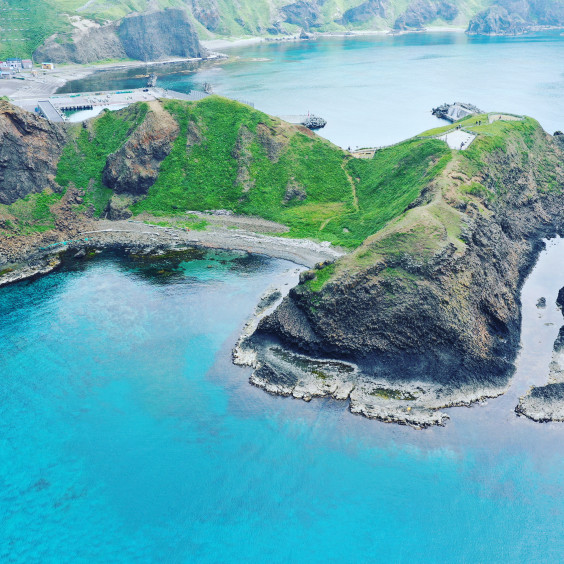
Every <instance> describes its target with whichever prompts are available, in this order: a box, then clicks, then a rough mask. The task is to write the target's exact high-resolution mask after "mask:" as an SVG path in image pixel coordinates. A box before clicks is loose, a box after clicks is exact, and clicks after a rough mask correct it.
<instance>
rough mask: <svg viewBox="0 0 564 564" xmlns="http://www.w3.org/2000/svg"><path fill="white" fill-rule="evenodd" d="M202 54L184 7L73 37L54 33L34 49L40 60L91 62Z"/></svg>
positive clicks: (114, 24)
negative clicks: (65, 37)
mask: <svg viewBox="0 0 564 564" xmlns="http://www.w3.org/2000/svg"><path fill="white" fill-rule="evenodd" d="M171 56H174V57H202V56H205V49H203V47H202V46H201V45H200V42H199V40H198V37H197V35H196V33H195V31H194V29H193V28H192V24H191V23H190V21H189V20H188V16H187V15H186V12H184V11H183V10H176V9H169V10H163V11H160V12H151V13H148V14H141V15H134V16H129V17H127V18H124V19H123V20H121V21H120V22H115V23H111V24H107V25H104V26H101V27H94V28H88V29H85V30H75V31H74V33H73V35H72V39H71V40H70V41H63V42H61V38H60V37H58V36H53V37H50V38H49V39H48V40H47V41H46V42H45V43H44V45H42V46H41V47H39V49H37V50H36V51H35V53H34V57H35V59H36V60H48V61H52V62H54V63H81V64H82V63H90V62H94V61H99V60H103V59H123V58H127V57H129V58H131V59H138V60H140V61H149V60H158V59H161V58H163V57H171Z"/></svg>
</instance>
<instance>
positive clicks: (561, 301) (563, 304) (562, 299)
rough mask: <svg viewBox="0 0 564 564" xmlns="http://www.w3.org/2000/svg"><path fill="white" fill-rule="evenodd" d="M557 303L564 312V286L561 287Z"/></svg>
mask: <svg viewBox="0 0 564 564" xmlns="http://www.w3.org/2000/svg"><path fill="white" fill-rule="evenodd" d="M556 305H557V306H558V307H559V308H560V310H561V311H562V312H563V313H564V288H560V291H559V292H558V297H557V298H556Z"/></svg>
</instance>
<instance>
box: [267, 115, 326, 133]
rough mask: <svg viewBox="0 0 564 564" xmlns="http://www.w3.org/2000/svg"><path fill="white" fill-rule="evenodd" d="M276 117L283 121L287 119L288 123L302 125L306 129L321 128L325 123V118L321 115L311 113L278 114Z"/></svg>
mask: <svg viewBox="0 0 564 564" xmlns="http://www.w3.org/2000/svg"><path fill="white" fill-rule="evenodd" d="M278 117H279V118H280V119H282V120H284V121H287V122H288V123H293V124H296V125H303V126H304V127H307V128H308V129H322V128H323V127H325V126H326V125H327V121H326V120H324V119H323V118H322V117H319V116H315V115H313V114H305V115H291V116H278Z"/></svg>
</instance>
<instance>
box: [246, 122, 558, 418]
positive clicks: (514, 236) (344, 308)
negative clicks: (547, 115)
mask: <svg viewBox="0 0 564 564" xmlns="http://www.w3.org/2000/svg"><path fill="white" fill-rule="evenodd" d="M486 127H490V128H491V127H492V126H486ZM486 127H484V126H480V127H477V128H476V129H475V131H477V132H478V131H480V130H482V131H483V132H484V133H485V136H484V137H483V138H481V139H480V138H478V140H477V141H475V142H474V145H473V146H471V147H470V149H468V151H466V152H460V153H458V154H457V156H456V158H455V159H454V160H453V161H452V162H451V163H450V165H449V167H447V169H446V170H445V172H444V174H443V176H442V177H441V178H440V179H438V180H437V181H436V182H433V183H432V184H430V185H429V186H428V187H427V189H426V190H425V191H424V193H422V196H421V198H420V199H419V201H418V202H416V204H415V205H412V206H411V209H409V211H407V213H406V214H405V215H404V216H400V217H399V218H398V219H397V220H395V221H393V222H392V223H390V224H389V225H388V226H387V227H386V228H385V229H383V230H382V231H380V232H379V233H377V234H376V235H374V236H372V237H369V238H368V239H367V240H366V241H365V242H364V243H363V245H361V247H360V248H359V249H357V250H356V251H355V252H354V253H353V254H352V255H349V256H347V257H344V258H343V259H340V260H339V261H338V262H337V263H336V264H335V265H332V266H329V267H324V268H321V269H320V270H317V271H312V272H310V273H306V274H305V275H304V276H303V277H302V283H301V284H300V285H299V286H297V287H296V288H294V289H293V290H292V291H291V292H290V294H289V296H288V297H287V298H286V299H285V300H284V301H283V302H282V304H281V305H280V307H279V308H278V309H277V310H276V311H275V312H274V313H272V314H271V315H270V316H268V317H266V318H264V319H263V320H262V321H261V323H260V325H259V328H258V331H257V333H256V334H255V336H254V337H253V339H254V343H255V346H256V347H258V350H261V348H262V347H264V346H267V347H268V346H272V345H268V343H271V344H272V343H278V344H279V345H282V346H283V347H285V348H286V349H287V350H291V351H294V352H297V353H305V354H308V355H311V356H313V357H315V358H331V359H339V360H342V361H347V362H353V363H355V364H356V365H357V366H358V367H359V369H360V371H361V372H362V373H363V375H364V376H365V378H367V379H368V380H370V379H373V380H374V381H375V382H382V381H384V382H386V383H387V385H388V386H390V387H392V388H393V387H395V386H400V388H401V386H403V385H405V384H408V383H410V382H411V383H414V385H416V386H423V387H425V385H432V386H434V391H435V395H434V399H433V401H435V402H440V401H441V400H440V397H441V396H442V397H443V400H442V401H443V405H447V404H449V402H453V401H454V402H455V403H456V402H457V401H462V400H461V397H463V396H462V395H460V394H459V396H458V398H457V399H454V400H453V399H452V397H451V392H452V390H454V389H457V390H458V391H459V392H461V390H463V389H467V390H468V393H467V395H466V396H464V397H467V398H471V397H474V399H477V398H479V397H481V396H483V395H488V394H491V393H493V394H494V395H495V392H492V391H493V390H496V389H497V390H498V391H497V393H502V391H503V389H504V388H505V386H506V385H507V384H508V381H509V378H510V376H511V374H512V371H513V362H514V360H515V355H516V352H517V348H518V344H519V332H520V304H519V292H520V288H521V285H522V283H523V280H524V278H525V276H526V274H527V273H528V272H529V271H530V269H531V267H532V265H533V264H534V260H535V257H536V255H537V253H538V250H539V245H540V240H541V238H542V237H544V236H548V235H553V234H555V233H556V232H559V233H562V232H563V230H564V208H563V207H562V204H561V202H562V195H563V193H564V167H563V163H564V156H563V153H562V151H561V150H560V148H559V146H557V144H556V143H555V142H554V140H553V138H552V137H550V136H548V135H547V134H546V133H544V132H543V131H542V129H541V128H540V127H539V126H538V124H535V123H534V122H533V121H532V120H524V121H523V122H517V124H515V122H511V123H510V122H507V124H505V125H503V126H501V125H498V126H496V128H497V127H499V129H500V130H501V131H499V130H498V131H497V132H496V130H495V129H493V130H491V132H490V133H489V134H488V133H486V132H487V131H488V130H487V129H486ZM502 132H503V134H502V135H500V133H502ZM492 135H493V138H492ZM261 359H262V360H261V365H262V366H263V372H262V373H260V374H259V376H258V378H257V383H258V384H259V385H262V386H265V387H267V389H268V385H269V382H271V384H272V386H273V389H276V386H277V385H278V384H277V382H279V377H280V370H279V369H278V368H279V367H277V366H276V365H274V366H273V364H272V363H269V362H268V359H267V357H266V356H262V357H261ZM265 367H266V369H265ZM269 370H270V372H268V371H269ZM268 374H270V376H268ZM286 374H287V372H286ZM281 389H282V390H287V389H288V387H287V386H286V387H285V386H284V385H283V386H282V387H281ZM485 390H488V391H487V392H485ZM290 393H291V387H290ZM370 393H372V392H370ZM365 397H366V396H365ZM447 398H448V399H447ZM363 401H364V402H365V404H364V406H363V408H362V409H368V408H367V407H366V399H365V400H363ZM439 405H440V403H439ZM375 416H376V415H375ZM383 418H385V417H383Z"/></svg>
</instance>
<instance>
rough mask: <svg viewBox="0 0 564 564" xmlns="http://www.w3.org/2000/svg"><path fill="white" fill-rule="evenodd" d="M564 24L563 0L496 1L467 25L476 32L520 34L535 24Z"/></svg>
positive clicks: (479, 33) (483, 33)
mask: <svg viewBox="0 0 564 564" xmlns="http://www.w3.org/2000/svg"><path fill="white" fill-rule="evenodd" d="M562 25H564V2H563V1H562V0H551V1H550V2H546V1H545V0H498V1H497V2H496V4H494V5H493V6H490V7H489V8H488V9H487V10H484V11H483V12H480V13H479V14H477V15H476V16H475V17H474V18H472V20H471V21H470V23H469V25H468V33H470V34H475V35H519V34H522V33H526V32H528V31H531V30H533V29H534V28H535V27H536V26H562Z"/></svg>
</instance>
